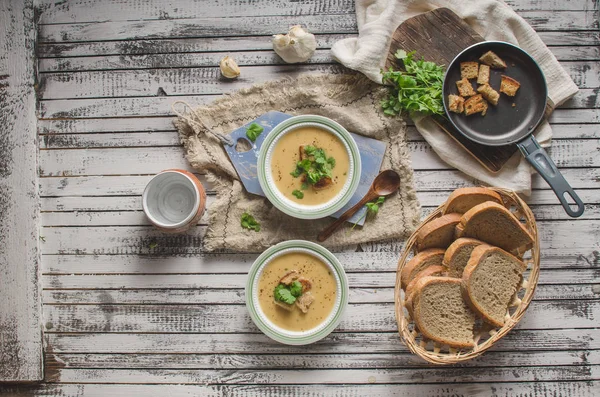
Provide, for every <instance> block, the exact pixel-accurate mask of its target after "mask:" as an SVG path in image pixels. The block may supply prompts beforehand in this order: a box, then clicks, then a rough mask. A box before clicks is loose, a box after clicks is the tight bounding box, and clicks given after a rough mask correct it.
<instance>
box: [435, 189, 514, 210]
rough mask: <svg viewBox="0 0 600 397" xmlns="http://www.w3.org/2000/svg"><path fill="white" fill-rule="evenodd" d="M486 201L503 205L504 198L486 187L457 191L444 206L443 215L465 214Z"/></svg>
mask: <svg viewBox="0 0 600 397" xmlns="http://www.w3.org/2000/svg"><path fill="white" fill-rule="evenodd" d="M486 201H492V202H494V203H498V204H502V197H500V195H499V194H498V193H496V192H495V191H493V190H492V189H488V188H485V187H463V188H459V189H456V190H455V191H454V192H452V194H450V196H449V197H448V199H447V200H446V203H445V204H444V209H443V213H444V214H448V213H451V212H457V213H459V214H464V213H465V212H467V211H468V210H470V209H471V208H473V207H475V206H476V205H478V204H481V203H484V202H486Z"/></svg>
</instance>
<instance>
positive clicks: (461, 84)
mask: <svg viewBox="0 0 600 397" xmlns="http://www.w3.org/2000/svg"><path fill="white" fill-rule="evenodd" d="M456 88H458V93H459V94H460V95H461V96H464V97H468V96H472V95H475V94H476V92H475V90H474V89H473V86H472V85H471V82H470V81H469V80H467V79H462V80H458V81H457V82H456Z"/></svg>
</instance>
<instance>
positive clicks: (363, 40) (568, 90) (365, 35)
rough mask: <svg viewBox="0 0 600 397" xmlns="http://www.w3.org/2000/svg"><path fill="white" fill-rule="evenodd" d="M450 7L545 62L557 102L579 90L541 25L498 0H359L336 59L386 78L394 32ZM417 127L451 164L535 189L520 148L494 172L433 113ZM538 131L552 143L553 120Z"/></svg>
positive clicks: (483, 31) (488, 179)
mask: <svg viewBox="0 0 600 397" xmlns="http://www.w3.org/2000/svg"><path fill="white" fill-rule="evenodd" d="M439 7H447V8H449V9H451V10H452V11H454V12H455V13H456V14H457V15H458V16H459V17H461V18H462V19H464V20H465V22H466V23H468V24H469V25H470V26H471V27H472V28H473V29H474V30H475V31H476V32H477V33H479V34H480V35H481V36H482V37H484V38H485V39H486V40H500V41H506V42H509V43H513V44H516V45H518V46H519V47H521V48H523V49H524V50H525V51H527V52H528V53H529V54H530V55H531V56H532V57H533V58H534V59H535V60H536V61H537V62H538V64H539V65H540V67H541V68H542V70H543V72H544V74H545V76H546V82H547V84H548V97H549V98H550V101H551V105H552V106H553V107H554V106H558V105H560V104H561V103H563V102H565V101H566V100H567V99H569V98H570V97H572V96H573V95H575V94H576V93H577V86H576V85H575V84H574V83H573V81H572V80H571V78H570V77H569V75H568V74H567V73H566V72H565V70H564V69H563V68H562V67H561V66H560V64H559V63H558V61H557V60H556V58H555V57H554V55H553V54H552V53H551V52H550V50H549V49H548V48H547V47H546V45H545V44H544V43H543V42H542V40H541V39H540V38H539V36H538V35H537V34H536V33H535V31H534V30H533V29H532V28H531V26H529V25H528V24H527V22H525V21H524V20H523V19H522V18H521V17H519V16H518V15H517V14H516V13H515V12H514V11H513V10H512V9H511V8H510V7H509V6H507V5H506V4H505V3H504V2H502V1H497V0H445V1H444V0H356V19H357V22H358V37H356V38H349V39H344V40H340V41H338V42H336V43H335V44H334V45H333V48H332V50H331V51H332V53H333V56H334V58H335V59H336V60H338V61H339V62H340V63H342V64H343V65H345V66H346V67H348V68H350V69H354V70H358V71H360V72H362V73H364V74H365V75H366V76H367V77H369V78H370V79H371V80H373V81H376V82H379V83H381V73H380V70H381V68H382V67H383V66H384V64H385V60H386V57H387V53H388V51H389V46H390V42H391V37H392V34H393V33H394V31H395V30H396V28H397V27H398V26H399V25H400V24H401V23H402V22H404V21H405V20H406V19H408V18H411V17H413V16H415V15H418V14H421V13H424V12H427V11H431V10H433V9H435V8H439ZM414 121H415V124H416V127H417V130H418V131H419V132H420V133H421V135H423V137H424V138H425V140H426V141H427V142H429V144H430V145H431V146H432V147H433V150H435V152H436V153H437V154H438V155H439V156H440V157H441V158H442V159H443V160H444V161H445V162H447V163H448V164H450V165H451V166H453V167H455V168H457V169H459V170H461V171H462V172H464V173H465V174H467V175H470V176H472V177H474V178H476V179H478V180H480V181H481V182H484V183H486V184H489V185H492V186H501V187H505V188H510V189H513V190H515V191H517V192H519V193H523V194H525V195H529V194H530V193H531V174H532V172H533V168H532V167H531V166H530V165H529V163H528V162H527V160H525V159H524V158H523V157H522V156H521V154H520V153H515V155H514V156H513V157H512V158H511V159H510V160H509V161H508V163H506V165H505V166H504V167H503V168H502V169H501V170H500V171H499V172H497V173H492V172H489V171H488V170H487V169H485V168H484V167H483V166H482V165H481V164H480V163H479V162H478V161H477V160H475V159H474V158H473V157H472V156H471V155H470V154H469V153H468V152H466V151H465V149H463V148H462V147H461V146H460V145H459V144H457V143H456V142H455V141H454V140H453V139H452V138H450V137H449V136H448V135H447V134H446V133H445V132H444V131H442V130H441V129H440V128H439V127H438V126H437V125H436V124H435V123H434V122H433V121H432V120H431V119H430V118H420V119H416V120H414ZM535 136H536V137H537V139H538V141H539V142H540V144H541V145H542V146H543V147H548V146H550V141H551V138H552V129H551V128H550V124H548V122H547V121H544V122H543V123H541V124H540V127H539V128H538V129H537V131H536V133H535Z"/></svg>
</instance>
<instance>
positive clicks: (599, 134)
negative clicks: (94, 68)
mask: <svg viewBox="0 0 600 397" xmlns="http://www.w3.org/2000/svg"><path fill="white" fill-rule="evenodd" d="M588 97H593V101H592V102H593V104H592V105H593V106H587V105H586V104H584V102H587V98H588ZM578 98H582V100H581V102H578V104H577V105H578V106H576V108H590V107H596V106H597V105H596V102H597V101H598V100H599V99H598V98H599V96H598V90H588V89H583V90H580V91H579V93H578V94H577V95H576V96H575V98H573V100H575V99H578ZM584 98H585V99H584ZM568 103H569V104H572V103H573V102H572V101H569V102H568ZM407 124H408V128H407V131H406V132H407V139H408V140H410V141H421V140H423V137H422V136H421V135H420V134H419V132H418V131H417V129H416V127H415V126H414V125H413V124H412V123H410V124H409V123H407ZM552 132H553V134H554V139H568V138H581V139H590V138H600V129H598V128H597V126H595V125H592V124H553V125H552ZM38 133H39V134H40V135H41V137H40V141H42V142H44V141H45V140H46V139H47V138H46V135H51V136H56V137H60V136H62V135H76V136H77V135H85V134H92V135H97V136H104V135H106V136H108V138H106V140H108V141H114V140H116V139H118V137H123V139H124V140H128V141H133V136H134V134H142V135H141V139H140V141H143V139H144V138H145V137H147V138H148V143H151V142H152V143H156V144H152V145H150V146H169V145H171V144H172V145H174V146H177V145H179V139H178V136H177V130H176V129H175V127H174V126H173V117H141V118H112V119H70V120H40V121H39V122H38ZM162 135H165V137H162ZM166 136H169V137H171V139H168V138H166ZM150 137H155V139H156V140H155V141H154V140H152V141H151V140H150ZM78 138H79V139H83V137H78ZM65 139H66V138H65ZM90 139H92V138H90ZM97 141H100V138H98V140H97ZM100 142H102V141H100ZM161 143H162V144H161ZM65 144H66V145H69V147H72V146H71V145H72V144H71V143H70V142H69V141H66V142H65ZM42 145H46V146H48V145H50V146H52V144H51V143H50V141H48V142H44V143H42ZM75 146H76V145H75ZM114 146H127V145H125V144H124V145H114ZM132 146H135V145H132ZM141 146H146V145H141Z"/></svg>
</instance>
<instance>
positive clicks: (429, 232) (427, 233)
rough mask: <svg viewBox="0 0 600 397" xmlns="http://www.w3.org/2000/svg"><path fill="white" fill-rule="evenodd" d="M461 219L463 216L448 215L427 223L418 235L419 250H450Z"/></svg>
mask: <svg viewBox="0 0 600 397" xmlns="http://www.w3.org/2000/svg"><path fill="white" fill-rule="evenodd" d="M460 219H461V214H446V215H443V216H441V217H439V218H436V219H434V220H432V221H430V222H429V223H427V224H426V225H425V226H423V227H422V228H421V230H419V233H418V234H417V248H418V250H419V251H423V250H425V249H428V248H448V246H449V245H450V244H452V241H454V228H455V226H456V225H457V224H458V222H459V221H460Z"/></svg>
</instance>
